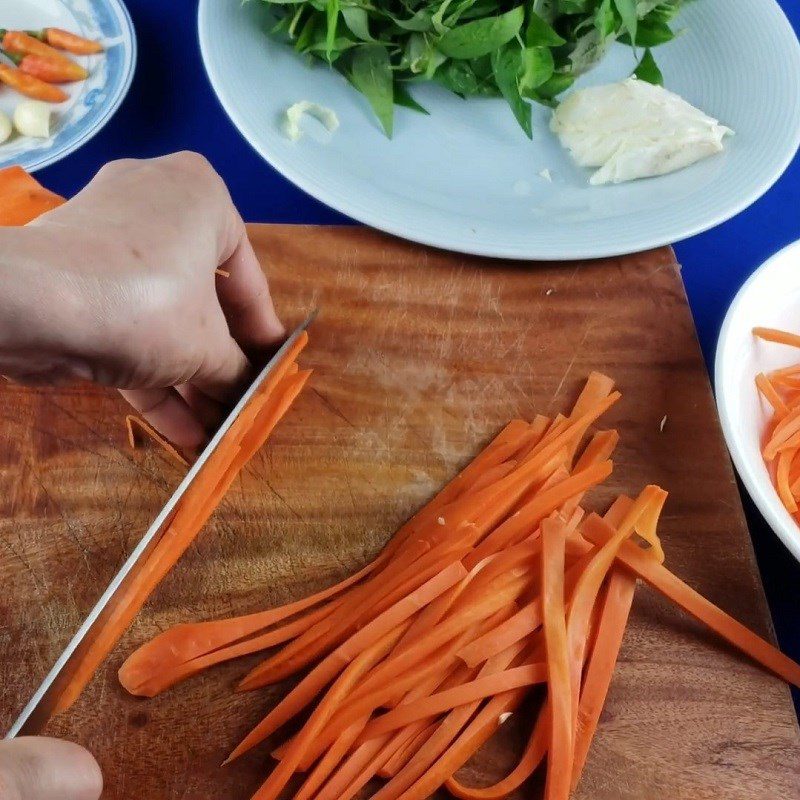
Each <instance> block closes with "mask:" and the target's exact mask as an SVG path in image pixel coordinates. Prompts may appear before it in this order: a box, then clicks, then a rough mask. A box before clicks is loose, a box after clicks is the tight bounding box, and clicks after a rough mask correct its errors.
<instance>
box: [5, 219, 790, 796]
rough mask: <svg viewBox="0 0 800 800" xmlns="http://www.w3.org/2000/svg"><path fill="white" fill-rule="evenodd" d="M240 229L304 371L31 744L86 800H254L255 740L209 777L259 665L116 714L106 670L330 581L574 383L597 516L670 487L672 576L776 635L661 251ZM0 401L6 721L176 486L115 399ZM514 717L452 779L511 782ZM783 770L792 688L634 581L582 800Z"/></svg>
mask: <svg viewBox="0 0 800 800" xmlns="http://www.w3.org/2000/svg"><path fill="white" fill-rule="evenodd" d="M251 233H252V235H253V238H254V242H255V246H256V249H257V251H258V253H259V254H260V256H261V257H262V259H263V262H264V265H265V267H266V268H267V270H268V272H269V275H270V279H271V282H272V288H273V293H274V295H275V297H276V300H277V305H278V307H279V310H280V312H281V314H282V316H283V318H284V319H285V320H286V321H287V323H289V324H294V323H295V322H296V321H299V319H300V318H301V317H302V316H304V315H305V313H306V311H307V310H308V309H309V308H310V307H311V306H312V305H315V304H316V305H319V306H320V307H321V309H322V311H321V314H320V317H319V319H318V321H317V322H316V323H315V325H314V327H313V330H312V333H311V339H312V344H311V346H310V348H309V349H308V351H307V354H306V355H305V356H304V358H303V362H304V364H305V365H307V366H311V367H313V368H314V370H315V374H314V377H313V380H312V383H311V388H310V390H308V391H306V392H305V393H304V394H303V395H302V396H301V398H300V400H299V402H298V403H297V405H296V406H295V408H294V409H293V410H292V412H291V413H290V414H289V416H288V418H287V419H286V420H285V421H284V422H283V423H282V424H281V426H280V428H279V429H278V430H277V431H276V433H275V435H274V437H273V439H272V441H271V442H270V444H269V446H268V447H267V448H266V449H265V451H263V452H262V453H261V454H260V455H259V456H258V457H257V458H256V459H255V461H254V462H253V464H252V465H251V466H250V467H249V468H248V469H247V471H246V472H245V474H244V475H243V476H242V477H241V479H240V480H239V481H238V482H237V483H236V484H235V485H234V487H233V488H232V490H231V492H230V494H229V496H228V498H227V499H226V501H225V502H224V504H223V505H222V507H221V508H220V509H219V511H218V513H217V514H216V515H215V517H214V519H213V521H212V522H211V524H210V525H209V526H208V528H207V530H206V531H205V532H204V533H203V535H202V536H201V537H200V539H199V540H198V542H197V543H196V545H195V546H194V547H193V548H192V549H191V550H190V552H189V553H188V554H187V555H186V556H185V557H184V559H183V560H182V561H181V563H180V564H179V565H178V567H177V568H176V569H175V570H174V571H173V573H172V574H171V575H170V576H169V578H168V579H167V580H166V581H165V582H164V583H163V585H162V586H161V587H160V588H159V590H158V591H157V593H156V594H155V595H154V597H153V598H152V599H151V601H150V602H149V604H148V605H147V607H146V608H145V610H144V611H143V613H142V614H141V615H140V616H139V618H138V620H137V621H136V623H135V624H134V626H133V627H132V629H131V630H130V631H129V632H128V634H127V635H126V636H125V638H124V639H123V641H122V642H121V643H120V645H119V647H118V648H117V650H116V651H115V652H114V654H113V656H112V657H111V658H110V659H109V660H108V662H107V663H106V665H105V666H104V667H103V669H102V670H101V671H100V673H99V674H98V675H97V677H96V678H95V680H94V682H93V683H92V684H91V686H90V688H89V690H88V691H87V692H86V693H85V694H84V696H83V697H82V698H81V700H80V701H79V703H78V704H77V705H76V706H75V707H74V709H73V710H72V711H71V712H69V713H68V714H67V715H65V716H63V717H61V718H59V719H57V720H56V721H54V722H53V723H52V724H51V726H50V732H52V733H53V734H56V735H63V736H69V737H72V738H74V739H77V740H78V741H80V742H82V743H84V744H85V745H87V746H88V747H90V748H91V749H92V750H93V752H94V753H96V755H97V757H98V759H99V760H100V762H101V765H102V767H103V769H104V772H105V776H106V791H105V795H104V796H105V797H107V798H114V800H117V799H119V800H121V799H122V798H136V800H150V799H151V798H152V800H179V798H180V799H181V800H199V799H200V798H231V800H237V798H247V797H249V796H250V793H251V792H252V790H254V789H255V787H256V786H257V785H258V783H259V782H260V780H261V779H262V778H263V777H264V775H265V774H266V770H267V768H268V765H269V763H270V762H269V758H268V749H267V748H263V747H262V748H260V749H259V750H258V751H257V752H255V753H252V754H250V755H249V756H248V757H246V758H245V759H242V760H241V761H240V762H238V763H236V764H235V765H233V766H231V767H228V768H226V769H219V768H218V767H217V764H219V762H220V761H221V760H222V758H223V757H224V755H225V754H226V753H227V752H228V751H229V750H230V748H231V747H232V746H233V744H234V743H236V742H237V741H238V740H239V739H240V737H241V736H242V735H243V734H244V733H245V732H246V731H247V730H249V728H250V727H251V726H252V725H253V724H254V723H255V722H256V721H257V720H258V719H260V718H261V716H262V715H263V714H264V712H265V710H266V709H268V708H269V707H270V706H271V705H272V704H273V703H274V702H275V701H276V698H277V697H279V696H280V695H281V692H282V691H284V690H285V689H284V688H283V687H277V688H274V689H272V690H268V691H261V692H257V693H251V694H246V695H236V694H233V693H232V692H231V688H230V687H231V684H232V682H233V681H234V680H235V678H236V677H237V676H239V675H241V674H242V673H243V672H244V671H245V670H246V669H247V668H249V666H251V665H252V664H253V663H255V661H256V660H257V657H254V658H251V659H245V660H244V661H242V662H238V663H234V664H228V665H225V666H223V667H221V668H218V669H216V670H215V671H213V672H211V673H209V674H207V675H205V676H203V677H201V678H199V679H195V680H192V681H189V682H187V683H185V684H183V685H181V686H179V687H177V688H175V689H174V690H172V691H171V692H169V693H168V694H167V695H164V696H163V697H161V698H158V699H156V700H139V699H134V698H131V697H128V696H126V695H125V693H124V692H123V691H122V690H121V689H120V687H119V686H118V684H117V682H116V679H115V673H116V669H117V668H118V666H119V664H120V662H121V660H122V659H123V658H124V657H125V656H126V655H127V654H128V653H130V652H131V650H132V649H133V648H134V647H136V646H137V645H138V644H140V643H141V642H143V641H145V640H146V639H148V638H149V637H151V636H153V635H154V634H155V633H157V632H158V631H161V630H163V629H164V628H166V627H167V626H169V625H172V624H174V623H177V622H180V621H184V620H187V619H199V618H211V617H220V616H227V615H231V614H234V613H244V612H248V611H252V610H256V609H262V608H265V607H268V606H271V605H273V604H276V603H280V602H284V601H287V600H289V599H291V598H295V597H298V596H300V595H302V594H304V593H307V592H309V591H311V590H312V589H316V588H318V587H321V586H323V585H327V584H329V583H331V582H332V581H334V580H336V579H338V578H341V577H343V576H345V575H347V574H349V573H350V572H352V571H353V570H355V569H356V568H357V567H359V566H360V565H362V564H364V563H365V562H366V561H367V560H368V559H369V558H370V557H371V556H372V555H373V554H374V553H375V552H376V551H377V550H378V549H379V548H380V546H381V545H382V544H383V543H384V542H385V541H386V539H387V537H388V536H389V535H390V534H391V532H392V531H394V530H395V528H396V527H397V526H398V524H399V523H400V522H402V521H403V520H404V519H406V518H407V517H408V516H409V515H410V514H411V513H412V512H413V511H414V510H415V509H416V508H418V507H419V506H420V505H421V504H422V503H423V502H424V501H425V499H426V498H428V497H429V496H430V495H431V494H432V493H433V492H435V491H436V489H437V487H439V486H441V485H442V483H443V482H444V481H445V480H446V479H447V478H448V477H449V476H451V475H453V474H454V472H455V471H456V470H457V469H458V468H459V467H460V466H461V465H462V464H464V463H465V461H467V460H468V459H469V458H470V457H471V455H472V454H474V453H475V452H476V450H477V449H478V448H479V446H481V445H482V444H483V443H485V442H486V441H487V439H488V438H489V437H491V436H492V435H493V434H494V433H495V432H496V431H497V430H498V429H499V427H500V426H501V425H502V424H504V423H505V422H506V421H507V420H508V419H509V418H511V417H513V416H524V417H531V416H532V415H533V414H534V413H535V412H537V411H538V412H544V413H555V412H556V411H558V410H559V409H563V408H564V407H565V404H569V403H570V402H571V401H572V400H573V398H574V397H575V395H576V392H577V390H578V388H579V386H580V384H581V381H582V379H583V378H584V377H585V376H586V374H587V373H588V372H589V371H590V370H591V369H593V368H594V369H600V370H603V371H606V372H608V373H610V374H611V375H613V376H615V378H616V379H617V380H618V383H619V387H620V388H621V390H622V392H623V395H624V397H623V400H622V402H621V403H620V404H618V406H617V407H616V408H615V409H614V410H613V412H612V413H611V414H610V415H609V417H608V423H609V424H613V425H615V426H617V427H618V428H619V429H620V432H621V434H622V444H621V446H620V448H619V450H618V453H617V455H616V459H615V460H616V468H615V472H614V475H613V479H612V480H611V481H610V482H609V484H608V485H607V486H606V487H605V488H604V489H603V490H602V491H598V492H595V493H594V495H593V496H592V503H594V504H595V505H596V506H598V507H600V506H602V505H603V504H604V503H606V502H608V500H609V499H610V498H611V497H612V496H613V495H614V494H615V493H616V492H619V491H623V490H624V491H627V492H636V491H637V490H638V489H639V488H641V487H642V486H643V485H644V484H646V483H651V482H652V483H658V484H661V485H662V486H664V487H665V488H666V489H668V490H669V492H670V498H669V501H668V505H667V507H666V513H665V517H664V522H663V538H664V541H665V544H666V550H667V554H668V564H669V565H670V566H671V567H672V568H673V569H674V570H675V571H676V572H677V573H678V574H679V575H681V576H682V577H684V578H685V579H686V580H687V581H688V582H689V583H690V584H691V585H692V586H694V587H696V588H697V589H699V590H700V591H701V592H703V593H704V594H705V595H706V596H708V597H709V598H711V599H712V600H713V601H714V602H716V603H718V604H719V605H721V606H722V607H723V608H725V609H726V610H728V611H729V612H731V613H732V614H734V615H735V616H736V617H738V618H739V619H741V620H742V621H743V622H745V623H746V624H748V625H751V626H753V627H754V628H755V629H756V630H757V631H758V632H760V633H762V634H764V635H767V636H770V635H771V632H770V624H769V619H768V612H767V608H766V605H765V601H764V597H763V594H762V590H761V586H760V583H759V577H758V573H757V570H756V565H755V562H754V558H753V553H752V550H751V546H750V539H749V536H748V533H747V530H746V527H745V522H744V518H743V515H742V509H741V505H740V502H739V497H738V494H737V489H736V485H735V483H734V477H733V473H732V471H731V467H730V464H729V461H728V457H727V454H726V451H725V447H724V445H723V441H722V437H721V434H720V430H719V426H718V424H717V418H716V414H715V411H714V406H713V402H712V397H711V392H710V389H709V384H708V379H707V376H706V372H705V368H704V365H703V361H702V358H701V354H700V350H699V347H698V344H697V341H696V338H695V332H694V327H693V324H692V319H691V315H690V312H689V309H688V306H687V303H686V298H685V295H684V291H683V286H682V283H681V278H680V270H679V267H678V266H677V264H676V263H675V260H674V255H673V253H672V251H671V250H669V249H662V250H657V251H653V252H649V253H644V254H641V255H636V256H629V257H626V258H619V259H608V260H605V261H600V262H590V263H571V264H524V263H499V262H493V261H488V260H483V259H478V258H469V257H466V256H460V255H451V254H446V253H441V252H437V251H433V250H425V249H422V248H419V247H416V246H414V245H410V244H406V243H403V242H400V241H397V240H394V239H390V238H387V237H385V236H382V235H380V234H378V233H374V232H371V231H368V230H364V229H358V228H308V227H280V226H279V227H272V226H254V227H253V228H252V229H251ZM0 393H1V396H0V416H2V427H0V586H2V592H1V593H0V652H2V654H3V655H2V660H1V661H0V726H1V727H2V728H3V729H4V730H5V729H6V728H7V727H8V725H9V724H10V722H11V720H12V718H13V717H14V716H15V714H16V713H17V711H18V710H19V708H20V707H21V706H22V705H23V704H24V702H25V701H26V700H27V699H28V697H29V696H30V694H31V692H32V691H33V689H34V688H35V686H36V685H37V684H38V682H39V681H40V679H41V678H42V676H43V675H44V673H45V672H46V670H47V669H48V668H49V667H50V665H51V664H52V662H53V661H54V659H55V658H56V656H57V655H58V653H59V652H60V650H61V649H62V648H63V646H64V645H65V643H66V642H67V640H68V639H69V637H70V636H71V635H72V633H73V632H74V630H75V629H76V628H77V626H78V624H79V623H80V621H81V620H82V618H83V617H84V615H85V614H86V613H87V611H88V610H89V608H90V607H91V605H92V604H93V603H94V601H95V600H96V598H97V597H98V595H99V594H100V591H101V589H102V588H103V587H104V586H105V585H106V583H107V582H108V581H109V579H110V578H111V576H112V575H113V573H114V572H115V571H116V570H117V568H118V567H119V566H120V564H121V563H122V561H123V559H124V557H125V556H126V554H127V553H128V552H129V551H130V550H131V548H132V547H133V545H134V543H135V542H136V541H137V538H138V537H139V536H140V535H141V534H142V532H143V531H144V530H145V529H146V528H147V526H148V524H149V523H150V521H151V520H152V519H153V517H154V516H155V514H156V513H157V511H158V510H159V508H160V507H161V505H162V504H163V503H164V501H165V500H166V498H167V496H168V495H169V493H170V490H171V489H172V487H174V486H175V485H176V483H177V482H178V480H179V478H180V472H179V470H178V469H177V468H176V467H175V466H173V465H172V464H171V463H170V462H168V461H167V460H165V459H164V457H162V455H161V454H160V453H158V452H156V451H155V450H152V449H148V450H144V451H137V452H135V453H134V452H131V451H130V450H129V449H128V447H127V444H126V441H125V435H124V430H123V424H122V418H123V415H124V413H125V407H124V405H123V404H122V403H121V402H120V400H118V399H117V398H116V397H115V396H114V395H113V394H112V393H110V392H105V391H102V390H99V389H96V388H93V387H86V386H82V387H78V388H72V389H60V390H57V391H56V390H46V389H28V388H21V387H18V386H11V385H5V384H4V385H3V387H2V389H0ZM522 717H523V715H522V714H518V715H515V718H514V719H515V720H516V725H515V724H512V722H509V723H508V724H507V725H506V726H504V728H503V730H502V731H501V734H500V735H498V737H497V739H496V741H494V742H493V743H492V744H491V745H490V746H488V747H487V748H486V750H485V751H484V752H483V753H482V754H481V755H480V756H479V757H478V758H476V759H475V761H474V762H473V763H472V764H471V765H470V766H469V767H468V768H467V769H466V770H465V772H466V774H467V778H468V779H469V780H472V781H476V782H477V781H481V780H482V781H486V780H488V779H489V778H490V777H492V776H495V777H496V776H498V775H499V774H500V773H502V772H503V771H504V770H507V769H508V768H509V767H510V766H511V765H512V763H513V761H514V755H515V754H516V753H517V752H518V750H519V746H520V742H521V736H522V732H523V730H524V728H525V725H524V724H523V723H524V720H523V719H522ZM799 755H800V737H799V736H798V727H797V722H796V719H795V716H794V712H793V709H792V705H791V702H790V697H789V692H788V690H787V688H786V687H785V686H783V685H782V684H781V683H780V682H779V681H777V680H775V679H773V678H771V677H769V676H767V675H765V674H763V673H762V672H761V671H759V670H758V669H755V668H754V667H753V666H751V665H750V664H749V663H747V662H746V661H744V660H742V659H741V658H739V657H738V656H737V655H735V654H734V653H733V652H732V651H730V650H729V649H728V648H727V647H725V646H723V645H720V643H719V642H718V641H717V640H716V639H715V638H714V637H713V636H710V635H707V634H706V633H705V631H703V630H701V629H699V627H698V626H697V625H696V624H694V623H693V622H691V621H689V620H688V619H687V618H685V617H684V616H682V615H681V614H679V613H677V612H676V611H674V610H673V609H672V608H671V607H669V606H667V605H666V604H665V603H664V602H662V601H661V599H660V598H658V597H656V596H655V595H654V594H653V593H651V592H650V591H649V590H648V589H646V588H640V590H639V592H638V594H637V600H636V604H635V613H634V616H633V622H632V625H631V628H630V630H629V632H628V634H627V636H626V639H625V645H624V648H623V652H622V656H621V663H620V665H619V668H618V670H617V674H616V677H615V679H614V683H613V687H612V691H611V696H610V699H609V702H608V706H607V708H606V711H605V713H604V715H603V720H602V724H601V727H600V731H599V734H598V737H597V739H596V742H595V744H594V745H593V748H592V752H591V756H590V761H589V764H588V767H587V770H586V773H585V778H584V780H583V782H582V783H581V786H580V789H579V790H578V792H577V796H578V797H579V798H585V799H586V800H588V799H589V798H592V800H629V799H630V800H652V799H653V798H670V799H671V800H679V799H682V798H686V800H689V799H690V798H691V800H704V798H709V799H710V798H714V800H717V799H718V798H725V799H726V800H755V798H758V799H759V800H773V798H778V797H780V798H782V800H788V799H789V798H800V757H798V756H799ZM537 792H538V790H534V791H533V792H532V791H526V792H520V793H519V794H518V796H519V797H520V798H521V797H528V798H530V797H535V796H538V795H537Z"/></svg>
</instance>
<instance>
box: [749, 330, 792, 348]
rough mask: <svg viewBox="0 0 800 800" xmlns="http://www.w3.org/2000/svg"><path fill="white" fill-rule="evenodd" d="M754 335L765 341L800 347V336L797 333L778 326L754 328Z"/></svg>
mask: <svg viewBox="0 0 800 800" xmlns="http://www.w3.org/2000/svg"><path fill="white" fill-rule="evenodd" d="M753 335H754V336H757V337H758V338H759V339H763V340H764V341H765V342H776V343H777V344H788V345H789V346H791V347H800V336H798V335H797V334H795V333H787V332H786V331H779V330H778V329H777V328H753Z"/></svg>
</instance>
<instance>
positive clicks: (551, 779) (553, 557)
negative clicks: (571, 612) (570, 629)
mask: <svg viewBox="0 0 800 800" xmlns="http://www.w3.org/2000/svg"><path fill="white" fill-rule="evenodd" d="M564 544H565V540H564V532H563V526H562V525H559V524H558V522H556V521H554V520H550V519H547V520H545V521H544V522H543V523H542V558H541V570H542V617H543V630H544V642H545V652H546V654H547V693H548V695H547V696H548V710H549V716H550V736H549V746H548V749H547V784H546V786H545V798H546V800H567V799H568V798H569V787H570V776H571V775H572V736H573V727H572V699H571V697H570V660H569V652H568V649H567V617H566V610H565V605H564V602H565V601H564Z"/></svg>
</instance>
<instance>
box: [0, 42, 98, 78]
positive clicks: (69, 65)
mask: <svg viewBox="0 0 800 800" xmlns="http://www.w3.org/2000/svg"><path fill="white" fill-rule="evenodd" d="M0 52H2V53H3V55H4V56H5V57H6V58H8V59H9V61H13V62H14V64H16V65H17V67H19V69H20V70H21V71H22V72H24V73H25V74H26V75H33V77H34V78H39V80H42V81H44V82H45V83H73V82H74V81H82V80H85V79H86V78H87V77H88V75H89V73H88V72H87V71H86V70H85V69H84V68H83V67H82V66H81V65H80V64H76V63H75V62H74V61H70V60H69V59H66V60H64V59H58V60H55V59H52V58H45V56H37V55H32V54H29V55H25V56H21V55H19V54H17V53H9V52H6V51H5V50H2V49H0Z"/></svg>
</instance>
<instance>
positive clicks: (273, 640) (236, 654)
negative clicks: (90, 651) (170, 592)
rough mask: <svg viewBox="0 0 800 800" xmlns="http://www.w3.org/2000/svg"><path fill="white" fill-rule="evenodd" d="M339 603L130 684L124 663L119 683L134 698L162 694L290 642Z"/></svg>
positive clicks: (165, 668) (326, 615)
mask: <svg viewBox="0 0 800 800" xmlns="http://www.w3.org/2000/svg"><path fill="white" fill-rule="evenodd" d="M339 604H340V601H335V600H334V601H333V602H331V603H329V604H326V605H324V606H322V607H321V608H318V609H315V610H314V611H311V612H310V613H309V614H307V615H306V616H304V617H301V618H300V619H297V620H294V621H293V622H288V623H287V624H286V625H283V626H281V627H279V628H275V629H273V630H271V631H268V632H266V633H262V634H260V635H258V636H253V637H250V638H247V639H243V640H241V641H238V642H235V643H233V644H230V645H228V646H227V647H220V648H218V649H216V650H211V651H210V652H207V653H205V654H204V655H200V656H197V657H195V658H192V659H189V660H188V661H183V662H180V663H176V664H173V665H172V666H171V667H167V666H165V667H164V668H163V669H162V670H160V671H158V670H153V671H152V672H151V673H150V674H143V675H140V676H138V679H137V680H138V682H136V683H134V682H133V681H132V679H131V677H130V676H129V675H127V674H125V673H124V672H123V669H124V667H125V664H123V665H122V668H120V672H119V682H120V683H121V684H122V685H123V686H124V687H125V689H127V690H128V692H130V693H131V694H133V695H138V696H139V697H155V696H156V695H158V694H161V692H164V691H166V690H167V689H170V688H171V687H173V686H175V684H176V683H180V682H181V681H184V680H186V679H187V678H191V677H193V676H194V675H197V674H198V673H200V672H202V671H203V670H205V669H208V668H209V667H212V666H214V665H216V664H222V663H223V662H225V661H230V660H232V659H234V658H241V657H242V656H246V655H249V654H250V653H257V652H259V651H260V650H266V649H267V648H268V647H274V646H275V645H277V644H282V643H283V642H287V641H289V640H290V639H293V638H294V637H295V636H297V635H298V634H300V633H302V632H303V631H305V630H308V628H309V627H310V626H311V625H313V624H315V623H316V622H317V621H318V620H320V619H325V618H326V617H328V616H330V615H331V614H333V613H335V611H336V609H337V607H338V605H339Z"/></svg>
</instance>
